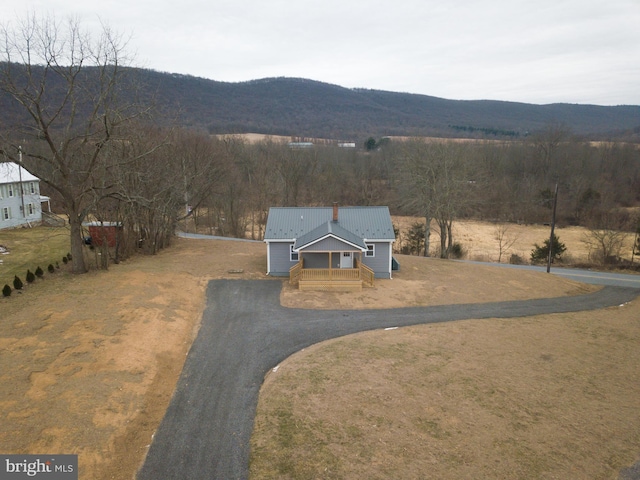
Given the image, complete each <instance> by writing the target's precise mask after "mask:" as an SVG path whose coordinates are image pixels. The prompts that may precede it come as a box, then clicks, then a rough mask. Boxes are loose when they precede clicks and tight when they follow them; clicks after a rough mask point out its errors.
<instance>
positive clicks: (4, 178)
mask: <svg viewBox="0 0 640 480" xmlns="http://www.w3.org/2000/svg"><path fill="white" fill-rule="evenodd" d="M48 200H49V198H48V197H41V196H40V180H39V179H38V177H35V176H34V175H32V174H30V173H29V172H27V171H26V170H25V169H24V168H22V167H20V166H19V165H18V164H16V163H12V162H4V163H0V229H3V228H12V227H18V226H21V225H33V224H39V223H40V222H41V221H42V202H43V201H44V202H46V201H48Z"/></svg>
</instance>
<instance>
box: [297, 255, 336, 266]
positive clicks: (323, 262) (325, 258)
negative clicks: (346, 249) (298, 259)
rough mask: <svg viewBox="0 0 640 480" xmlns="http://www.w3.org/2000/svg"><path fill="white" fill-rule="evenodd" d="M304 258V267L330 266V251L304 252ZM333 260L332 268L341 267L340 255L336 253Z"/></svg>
mask: <svg viewBox="0 0 640 480" xmlns="http://www.w3.org/2000/svg"><path fill="white" fill-rule="evenodd" d="M302 260H303V261H304V268H329V254H328V253H310V254H306V253H303V254H302ZM331 260H332V262H333V265H331V267H332V268H340V255H338V254H334V255H333V257H332V258H331Z"/></svg>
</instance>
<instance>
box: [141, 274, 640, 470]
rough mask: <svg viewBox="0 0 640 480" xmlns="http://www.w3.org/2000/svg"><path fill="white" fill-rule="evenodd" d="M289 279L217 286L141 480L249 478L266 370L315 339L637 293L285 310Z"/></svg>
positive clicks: (541, 310) (586, 306)
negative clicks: (285, 284)
mask: <svg viewBox="0 0 640 480" xmlns="http://www.w3.org/2000/svg"><path fill="white" fill-rule="evenodd" d="M281 288H282V282H280V281H276V280H273V281H265V280H213V281H211V282H210V283H209V286H208V291H207V299H208V303H207V307H206V309H205V311H204V314H203V318H202V324H201V327H200V331H199V333H198V336H197V338H196V339H195V341H194V342H193V345H192V346H191V350H190V351H189V354H188V356H187V359H186V362H185V365H184V368H183V371H182V374H181V376H180V379H179V380H178V384H177V387H176V391H175V392H174V394H173V398H172V399H171V403H170V405H169V408H168V409H167V412H166V413H165V417H164V419H163V420H162V423H161V424H160V427H159V428H158V430H157V431H156V433H155V436H154V440H153V442H152V444H151V447H150V448H149V451H148V453H147V457H146V459H145V463H144V464H143V466H142V467H141V469H140V471H139V472H138V476H137V478H138V480H147V479H149V480H151V479H153V480H185V479H186V480H190V479H245V478H247V477H248V473H249V440H250V437H251V432H252V429H253V421H254V417H255V411H256V407H257V404H258V394H259V391H260V386H261V385H262V381H263V379H264V376H265V374H266V373H267V371H268V370H269V369H271V368H273V367H274V366H276V365H278V364H279V363H280V362H281V361H282V360H284V359H285V358H287V357H289V356H290V355H292V354H293V353H295V352H297V351H299V350H301V349H303V348H305V347H308V346H310V345H313V344H315V343H318V342H321V341H324V340H328V339H330V338H335V337H340V336H343V335H348V334H351V333H356V332H361V331H366V330H374V329H379V328H386V327H396V326H409V325H418V324H426V323H437V322H447V321H453V320H464V319H482V318H517V317H524V316H531V315H538V314H547V313H563V312H577V311H583V310H595V309H599V308H604V307H609V306H616V305H621V304H624V303H626V302H629V301H631V300H633V299H634V298H636V297H637V296H638V295H639V293H640V291H639V290H637V289H634V288H620V287H604V288H603V289H602V290H600V291H598V292H596V293H591V294H587V295H579V296H573V297H558V298H549V299H538V300H523V301H512V302H498V303H479V304H463V305H444V306H433V307H415V308H400V309H388V310H302V309H291V308H285V307H282V306H281V305H280V290H281Z"/></svg>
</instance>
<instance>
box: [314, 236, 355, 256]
mask: <svg viewBox="0 0 640 480" xmlns="http://www.w3.org/2000/svg"><path fill="white" fill-rule="evenodd" d="M341 251H345V252H359V251H360V250H358V249H357V248H355V247H353V246H352V245H349V244H347V243H344V242H343V241H341V240H338V239H337V238H333V237H329V238H325V239H324V240H320V241H319V242H317V243H314V244H313V245H309V246H308V247H307V248H305V249H304V250H302V252H303V253H304V252H341Z"/></svg>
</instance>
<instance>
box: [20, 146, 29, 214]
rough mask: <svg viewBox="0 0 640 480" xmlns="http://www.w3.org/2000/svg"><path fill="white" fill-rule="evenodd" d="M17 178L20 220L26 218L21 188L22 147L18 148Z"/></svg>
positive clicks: (22, 189)
mask: <svg viewBox="0 0 640 480" xmlns="http://www.w3.org/2000/svg"><path fill="white" fill-rule="evenodd" d="M18 178H19V180H20V184H19V185H18V188H19V189H20V201H21V203H22V218H27V212H26V211H25V210H24V188H23V186H22V146H18Z"/></svg>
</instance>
